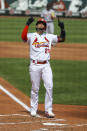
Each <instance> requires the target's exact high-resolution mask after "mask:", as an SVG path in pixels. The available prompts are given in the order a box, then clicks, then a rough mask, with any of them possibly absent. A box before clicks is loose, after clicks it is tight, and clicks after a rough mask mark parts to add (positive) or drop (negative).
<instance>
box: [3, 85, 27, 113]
mask: <svg viewBox="0 0 87 131" xmlns="http://www.w3.org/2000/svg"><path fill="white" fill-rule="evenodd" d="M0 89H1V90H2V91H3V92H4V93H6V94H7V95H8V96H9V97H10V98H12V99H13V100H14V101H16V102H17V103H18V104H20V105H21V106H22V107H23V108H24V109H26V110H27V111H29V112H30V108H29V107H28V106H27V105H26V104H24V103H23V102H22V101H21V100H19V99H18V98H17V97H16V96H14V95H13V94H12V93H11V92H9V91H8V90H6V89H5V88H4V87H3V86H1V85H0Z"/></svg>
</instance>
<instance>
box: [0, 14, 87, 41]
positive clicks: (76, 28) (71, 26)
mask: <svg viewBox="0 0 87 131" xmlns="http://www.w3.org/2000/svg"><path fill="white" fill-rule="evenodd" d="M27 19H28V17H5V18H3V17H0V41H22V40H21V32H22V30H23V28H24V26H25V23H26V21H27ZM60 19H61V20H62V21H63V22H64V23H65V29H66V41H65V42H66V43H81V44H82V43H86V44H87V19H65V18H64V19H63V18H60ZM36 20H37V18H35V21H34V22H33V23H32V24H31V26H30V28H29V31H30V32H34V31H35V24H36ZM54 24H55V34H58V35H59V34H60V29H59V27H58V26H57V25H58V24H57V19H56V20H55V21H54Z"/></svg>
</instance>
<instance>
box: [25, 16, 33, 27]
mask: <svg viewBox="0 0 87 131" xmlns="http://www.w3.org/2000/svg"><path fill="white" fill-rule="evenodd" d="M33 21H34V18H33V17H30V18H29V19H28V20H27V22H26V25H30V24H31V23H32V22H33Z"/></svg>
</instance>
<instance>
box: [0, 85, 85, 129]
mask: <svg viewBox="0 0 87 131" xmlns="http://www.w3.org/2000/svg"><path fill="white" fill-rule="evenodd" d="M0 90H2V91H3V92H4V93H5V94H7V95H8V96H9V97H10V98H11V99H12V100H14V101H15V102H16V103H18V104H19V105H21V106H22V107H23V108H24V109H26V110H27V111H29V112H30V107H28V106H27V105H26V104H24V103H23V102H22V101H20V100H19V99H18V98H17V97H16V96H14V95H13V94H12V93H10V92H9V91H8V90H7V89H5V88H4V87H3V86H2V85H0ZM7 116H9V117H11V116H21V117H30V116H29V115H22V114H8V115H0V117H7ZM37 117H39V118H43V119H44V118H45V120H42V124H43V125H45V126H59V127H77V126H79V127H83V126H87V124H74V125H70V124H62V123H53V122H55V121H56V122H59V121H66V120H65V119H56V118H52V119H49V120H46V119H47V118H46V117H42V116H40V115H38V116H37ZM46 121H47V122H46ZM51 121H52V122H51ZM39 122H40V123H41V120H39V121H35V122H34V123H39ZM31 123H33V122H31V121H27V122H12V123H11V122H10V123H8V122H7V123H6V122H5V123H0V125H14V124H31Z"/></svg>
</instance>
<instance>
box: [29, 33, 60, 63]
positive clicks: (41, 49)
mask: <svg viewBox="0 0 87 131" xmlns="http://www.w3.org/2000/svg"><path fill="white" fill-rule="evenodd" d="M27 39H28V43H29V44H30V59H31V60H37V61H45V60H49V59H50V49H51V45H52V42H53V43H57V42H58V37H57V35H53V34H46V33H44V34H42V35H39V34H38V33H37V32H35V33H28V34H27Z"/></svg>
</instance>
